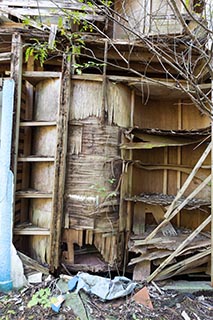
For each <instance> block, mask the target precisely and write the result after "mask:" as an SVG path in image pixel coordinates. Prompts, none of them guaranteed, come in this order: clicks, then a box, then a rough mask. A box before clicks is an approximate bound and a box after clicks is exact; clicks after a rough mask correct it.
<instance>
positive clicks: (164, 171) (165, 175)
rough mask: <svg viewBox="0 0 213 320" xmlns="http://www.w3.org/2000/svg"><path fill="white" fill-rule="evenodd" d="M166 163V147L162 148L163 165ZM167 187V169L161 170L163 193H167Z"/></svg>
mask: <svg viewBox="0 0 213 320" xmlns="http://www.w3.org/2000/svg"><path fill="white" fill-rule="evenodd" d="M167 164H168V147H165V148H164V165H167ZM167 189H168V170H167V169H166V168H165V169H164V170H163V193H164V194H167Z"/></svg>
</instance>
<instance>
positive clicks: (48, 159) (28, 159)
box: [18, 156, 55, 162]
mask: <svg viewBox="0 0 213 320" xmlns="http://www.w3.org/2000/svg"><path fill="white" fill-rule="evenodd" d="M54 160H55V158H54V157H39V156H28V157H18V161H20V162H52V161H54Z"/></svg>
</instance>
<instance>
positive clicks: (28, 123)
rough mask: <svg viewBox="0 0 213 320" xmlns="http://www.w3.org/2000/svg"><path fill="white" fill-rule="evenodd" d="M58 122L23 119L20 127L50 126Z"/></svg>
mask: <svg viewBox="0 0 213 320" xmlns="http://www.w3.org/2000/svg"><path fill="white" fill-rule="evenodd" d="M56 124H57V122H56V121H21V122H20V127H50V126H56Z"/></svg>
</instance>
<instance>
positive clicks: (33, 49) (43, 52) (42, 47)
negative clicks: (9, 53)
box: [25, 39, 49, 66]
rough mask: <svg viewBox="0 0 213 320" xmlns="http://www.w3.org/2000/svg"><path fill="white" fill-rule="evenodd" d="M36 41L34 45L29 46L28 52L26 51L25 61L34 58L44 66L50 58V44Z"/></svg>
mask: <svg viewBox="0 0 213 320" xmlns="http://www.w3.org/2000/svg"><path fill="white" fill-rule="evenodd" d="M32 40H33V41H35V42H34V43H32V44H30V45H28V47H27V49H26V51H25V61H26V62H27V61H28V60H29V57H32V56H33V57H34V59H35V60H38V61H39V62H40V65H41V66H43V64H44V61H45V60H46V59H47V57H48V52H49V48H48V43H47V42H43V43H41V42H40V41H39V40H38V39H32Z"/></svg>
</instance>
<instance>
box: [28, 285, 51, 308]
mask: <svg viewBox="0 0 213 320" xmlns="http://www.w3.org/2000/svg"><path fill="white" fill-rule="evenodd" d="M50 295H51V291H50V288H45V289H40V290H39V291H37V292H36V293H34V295H33V296H32V299H31V300H30V301H29V302H28V305H27V306H28V308H32V307H34V306H36V305H41V306H42V307H43V308H49V307H50V306H51V299H50Z"/></svg>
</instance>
